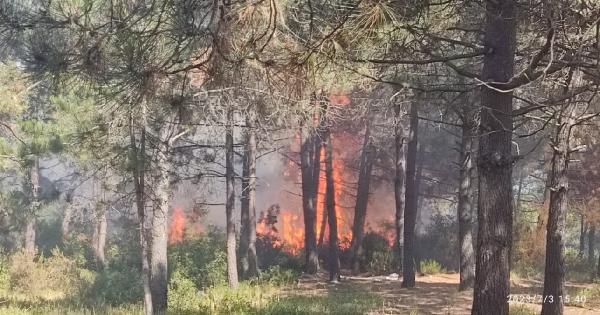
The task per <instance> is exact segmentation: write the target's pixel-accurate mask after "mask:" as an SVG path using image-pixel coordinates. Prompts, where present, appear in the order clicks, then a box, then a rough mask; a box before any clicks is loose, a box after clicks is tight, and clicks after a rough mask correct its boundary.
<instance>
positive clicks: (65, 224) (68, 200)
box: [60, 192, 73, 243]
mask: <svg viewBox="0 0 600 315" xmlns="http://www.w3.org/2000/svg"><path fill="white" fill-rule="evenodd" d="M72 217H73V196H72V193H71V192H67V193H65V212H64V213H63V219H62V223H61V229H60V231H61V237H62V242H63V243H65V242H66V241H67V240H68V239H69V233H70V232H71V219H72Z"/></svg>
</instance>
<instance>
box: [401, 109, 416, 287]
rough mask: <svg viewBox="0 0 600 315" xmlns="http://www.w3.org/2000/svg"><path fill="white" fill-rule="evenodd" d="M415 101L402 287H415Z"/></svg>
mask: <svg viewBox="0 0 600 315" xmlns="http://www.w3.org/2000/svg"><path fill="white" fill-rule="evenodd" d="M417 114H418V109H417V104H416V101H413V102H412V103H411V105H410V124H409V134H408V145H407V148H406V178H405V183H406V184H405V202H404V253H403V254H402V287H403V288H412V287H414V286H415V226H416V219H417V206H418V201H419V195H418V191H417V187H416V186H417V183H416V179H417V178H416V172H417V152H418V150H419V146H418V133H419V117H418V115H417Z"/></svg>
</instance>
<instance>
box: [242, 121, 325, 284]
mask: <svg viewBox="0 0 600 315" xmlns="http://www.w3.org/2000/svg"><path fill="white" fill-rule="evenodd" d="M254 124H255V119H254V114H253V113H250V114H249V116H248V117H247V119H246V127H247V128H248V131H247V133H246V145H245V150H244V161H243V171H242V200H241V206H242V208H241V224H242V228H241V235H240V256H241V257H240V262H241V265H242V266H241V267H242V268H241V269H242V276H244V277H246V278H248V277H257V276H259V275H260V270H259V269H258V257H257V256H256V129H255V126H254ZM313 222H314V221H313ZM313 231H314V229H313Z"/></svg>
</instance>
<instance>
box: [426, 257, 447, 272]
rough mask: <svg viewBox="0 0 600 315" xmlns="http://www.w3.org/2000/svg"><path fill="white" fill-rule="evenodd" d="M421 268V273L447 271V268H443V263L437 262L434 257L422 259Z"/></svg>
mask: <svg viewBox="0 0 600 315" xmlns="http://www.w3.org/2000/svg"><path fill="white" fill-rule="evenodd" d="M420 269H421V274H424V275H433V274H437V273H441V272H445V270H444V269H443V268H442V265H440V263H439V262H437V261H435V260H433V259H426V260H423V261H421V263H420Z"/></svg>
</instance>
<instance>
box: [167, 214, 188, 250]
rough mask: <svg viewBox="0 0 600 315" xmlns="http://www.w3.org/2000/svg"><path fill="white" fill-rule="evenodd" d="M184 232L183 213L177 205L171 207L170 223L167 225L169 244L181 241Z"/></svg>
mask: <svg viewBox="0 0 600 315" xmlns="http://www.w3.org/2000/svg"><path fill="white" fill-rule="evenodd" d="M184 232H185V213H184V212H183V210H182V209H181V208H179V207H175V208H174V209H173V214H172V217H171V224H170V225H169V244H176V243H179V242H181V241H183V236H184Z"/></svg>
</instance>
